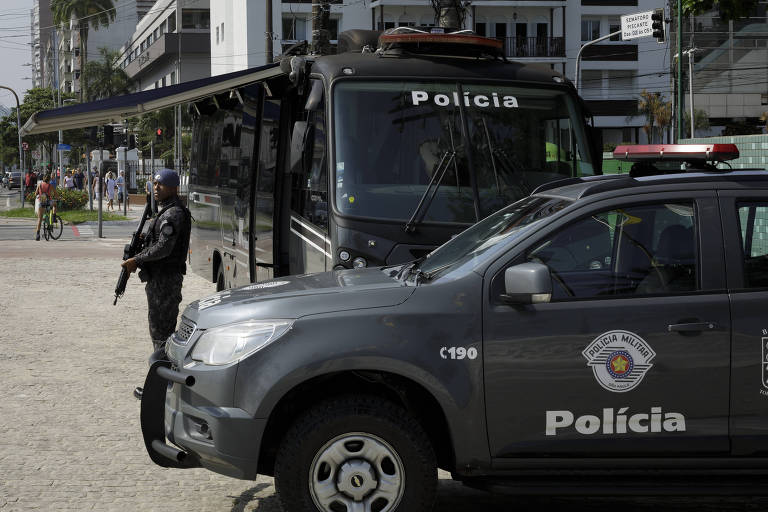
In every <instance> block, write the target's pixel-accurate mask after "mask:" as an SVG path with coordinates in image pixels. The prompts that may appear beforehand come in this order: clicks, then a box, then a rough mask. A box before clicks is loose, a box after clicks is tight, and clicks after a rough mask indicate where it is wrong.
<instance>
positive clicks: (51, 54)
mask: <svg viewBox="0 0 768 512" xmlns="http://www.w3.org/2000/svg"><path fill="white" fill-rule="evenodd" d="M35 2H36V5H35V7H33V9H32V11H33V19H34V16H35V15H34V12H35V10H36V9H37V10H38V12H39V13H40V14H39V19H40V22H39V26H40V27H42V28H41V29H40V33H41V37H40V39H39V40H40V48H41V50H40V61H41V65H40V68H41V70H42V73H41V77H40V85H39V86H40V87H51V88H55V87H57V85H58V87H59V88H60V89H61V90H62V91H63V92H70V93H78V92H80V88H81V74H82V68H83V65H84V63H85V62H89V61H94V60H100V59H101V58H102V57H101V53H100V51H99V50H100V49H101V48H107V49H108V50H111V51H115V50H118V49H119V48H120V46H121V45H122V44H123V41H125V40H126V39H128V38H129V37H130V35H131V34H132V33H133V31H134V29H135V27H136V24H137V22H138V20H139V12H140V10H141V8H140V7H141V6H143V8H146V2H142V0H120V1H119V2H115V17H114V20H112V22H111V23H110V24H109V25H108V26H106V27H104V26H100V27H93V26H89V30H88V42H87V43H88V44H87V51H88V54H87V56H86V58H85V59H84V58H83V55H82V45H81V40H80V31H79V29H78V27H79V24H80V23H81V21H80V20H78V19H75V18H74V17H73V18H72V19H70V20H69V23H67V24H65V25H63V26H58V27H55V29H54V28H53V19H52V17H51V10H50V0H35ZM38 2H39V7H38ZM46 30H47V33H46V32H45V31H46ZM33 31H34V26H33ZM33 33H34V32H33ZM34 51H35V50H34V38H33V52H34Z"/></svg>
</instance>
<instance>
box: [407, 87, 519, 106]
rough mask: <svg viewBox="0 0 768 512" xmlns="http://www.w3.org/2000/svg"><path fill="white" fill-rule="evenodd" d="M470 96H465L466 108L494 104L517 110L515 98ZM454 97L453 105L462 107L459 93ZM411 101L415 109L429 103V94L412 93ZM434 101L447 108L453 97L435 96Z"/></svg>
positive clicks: (496, 94) (424, 92)
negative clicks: (420, 104) (472, 105)
mask: <svg viewBox="0 0 768 512" xmlns="http://www.w3.org/2000/svg"><path fill="white" fill-rule="evenodd" d="M469 94H470V93H468V92H465V93H464V94H463V96H464V106H465V107H469V106H470V105H471V104H474V105H475V106H477V107H481V108H485V107H489V106H491V103H493V106H494V107H506V108H517V98H515V97H514V96H502V97H501V98H499V94H498V93H496V92H494V93H492V94H491V96H490V97H488V96H486V95H484V94H476V95H475V96H474V97H472V98H470V96H469ZM452 95H453V102H452V103H453V104H454V105H455V106H457V107H458V106H461V100H460V99H459V93H458V92H454V93H452ZM411 101H412V102H413V106H414V107H415V106H417V105H418V104H419V103H424V102H425V101H429V93H428V92H427V91H411ZM432 101H433V102H434V104H435V105H437V106H438V107H447V106H448V105H450V104H451V97H450V96H448V95H447V94H435V95H434V96H433V97H432Z"/></svg>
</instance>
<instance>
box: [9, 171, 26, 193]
mask: <svg viewBox="0 0 768 512" xmlns="http://www.w3.org/2000/svg"><path fill="white" fill-rule="evenodd" d="M22 178H23V177H22V175H21V172H18V171H11V172H10V173H9V174H8V189H9V190H10V189H12V188H19V187H21V180H22Z"/></svg>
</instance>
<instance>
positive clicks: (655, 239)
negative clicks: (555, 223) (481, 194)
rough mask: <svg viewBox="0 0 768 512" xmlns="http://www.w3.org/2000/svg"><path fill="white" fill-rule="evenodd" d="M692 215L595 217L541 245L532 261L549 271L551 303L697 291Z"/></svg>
mask: <svg viewBox="0 0 768 512" xmlns="http://www.w3.org/2000/svg"><path fill="white" fill-rule="evenodd" d="M694 211H695V210H694V207H693V204H692V203H674V204H670V203H667V204H654V205H636V206H635V205H633V206H629V207H626V208H617V209H613V210H608V211H604V212H600V213H596V214H593V215H591V216H589V217H586V218H582V219H580V220H578V221H576V222H574V223H573V224H571V225H570V226H568V227H566V228H564V229H562V230H560V231H559V232H558V233H556V234H555V235H554V236H551V237H549V238H547V239H546V240H544V241H543V242H540V243H538V244H537V245H536V247H535V248H534V249H533V250H532V251H531V252H530V253H528V260H529V261H535V262H540V263H544V264H545V265H547V266H548V267H549V269H550V271H551V273H552V280H553V282H552V288H553V299H580V298H593V297H604V296H616V295H622V296H623V295H654V294H673V293H681V292H690V291H695V290H696V289H697V275H698V272H697V258H696V255H697V250H696V238H695V236H694V229H695V228H694V226H695V218H694Z"/></svg>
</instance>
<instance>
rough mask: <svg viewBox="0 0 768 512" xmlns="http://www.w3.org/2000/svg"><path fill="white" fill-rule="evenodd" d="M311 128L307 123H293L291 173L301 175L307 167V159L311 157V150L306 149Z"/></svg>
mask: <svg viewBox="0 0 768 512" xmlns="http://www.w3.org/2000/svg"><path fill="white" fill-rule="evenodd" d="M311 126H312V125H310V124H309V122H307V121H296V122H295V123H293V133H292V134H291V160H290V163H291V172H294V173H298V174H302V173H304V171H306V169H307V166H308V163H309V162H308V161H307V160H308V157H309V156H310V155H311V152H310V150H311V148H308V147H307V141H308V140H310V139H311V137H310V131H311Z"/></svg>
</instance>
